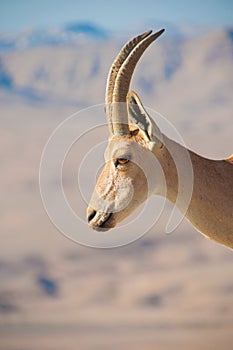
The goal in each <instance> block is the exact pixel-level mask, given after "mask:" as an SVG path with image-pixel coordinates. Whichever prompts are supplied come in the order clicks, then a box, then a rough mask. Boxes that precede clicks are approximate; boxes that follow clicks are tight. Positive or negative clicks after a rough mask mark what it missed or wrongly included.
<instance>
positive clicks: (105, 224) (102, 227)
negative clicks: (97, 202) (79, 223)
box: [87, 210, 115, 232]
mask: <svg viewBox="0 0 233 350" xmlns="http://www.w3.org/2000/svg"><path fill="white" fill-rule="evenodd" d="M87 220H88V223H89V226H90V227H91V228H92V229H94V230H96V231H102V232H104V231H108V230H110V229H111V228H113V227H114V226H115V223H114V220H113V213H103V212H96V211H95V210H92V211H91V212H90V213H89V214H88V217H87Z"/></svg>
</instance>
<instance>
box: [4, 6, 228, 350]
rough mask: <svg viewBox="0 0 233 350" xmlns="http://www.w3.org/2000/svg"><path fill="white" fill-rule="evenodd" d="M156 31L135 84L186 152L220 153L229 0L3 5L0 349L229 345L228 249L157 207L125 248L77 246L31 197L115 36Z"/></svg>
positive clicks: (98, 84) (96, 81) (88, 100)
mask: <svg viewBox="0 0 233 350" xmlns="http://www.w3.org/2000/svg"><path fill="white" fill-rule="evenodd" d="M161 27H163V28H165V29H166V32H165V34H164V35H163V37H161V38H160V39H159V40H158V42H156V43H155V44H153V45H152V46H151V47H150V48H149V49H148V51H147V52H146V54H145V56H143V58H142V59H141V61H140V63H139V64H138V66H137V68H136V70H135V74H134V78H133V81H132V85H131V86H132V88H133V89H134V90H135V91H136V92H137V93H138V94H139V96H140V97H141V99H142V101H143V102H144V104H145V105H146V106H149V107H151V108H153V109H156V110H157V111H159V112H160V113H161V114H162V115H163V116H165V117H166V118H167V119H168V120H169V121H170V122H171V123H172V124H173V125H174V126H175V127H176V128H177V130H178V131H179V132H180V134H181V135H182V136H183V139H184V141H185V143H186V145H187V147H189V148H191V149H192V150H194V151H195V152H198V153H201V154H202V155H204V156H207V157H210V158H221V157H227V156H229V155H230V154H232V152H233V146H232V134H233V123H232V120H233V115H232V113H233V112H232V111H233V100H232V95H233V2H232V1H230V0H221V1H220V0H214V1H209V0H206V1H205V2H203V1H200V0H196V1H195V2H193V1H181V0H180V1H179V0H177V1H169V0H165V1H163V2H161V1H160V2H159V1H150V0H144V1H142V2H138V3H137V2H131V1H127V0H126V1H122V0H118V1H117V3H111V2H109V1H90V0H85V1H79V0H77V1H72V0H64V1H62V0H60V1H51V0H50V1H45V0H41V1H38V2H36V1H28V0H21V1H16V0H15V1H14V0H7V1H1V2H0V106H1V107H0V108H1V109H0V113H1V128H0V134H1V135H0V140H1V141H0V142H1V149H0V152H1V177H0V179H1V180H0V181H1V202H0V203H1V204H0V205H1V211H0V213H1V214H0V215H1V223H0V225H1V230H0V234H1V244H0V281H1V282H0V349H3V350H22V349H23V350H32V349H33V350H37V349H45V350H55V349H56V350H62V349H70V350H72V349H76V350H77V349H78V350H100V349H101V350H105V349H109V348H111V349H127V350H128V349H134V350H137V349H143V350H149V349H150V350H152V349H160V350H168V349H179V350H180V349H191V350H192V349H197V348H199V349H205V350H208V349H211V350H215V349H221V350H223V349H224V350H225V349H230V344H232V341H233V333H232V329H233V280H232V268H233V253H232V251H231V250H230V249H227V248H225V247H223V246H221V245H217V244H215V243H213V242H211V241H209V240H207V239H205V238H204V237H203V236H201V235H200V234H199V233H197V232H196V231H195V230H194V229H193V228H192V227H191V226H190V224H189V223H188V222H186V220H184V221H183V222H182V224H181V225H180V226H179V227H178V228H177V229H176V231H175V232H173V234H172V235H165V234H164V227H165V223H166V211H165V214H164V215H163V216H162V218H161V220H160V221H159V223H158V224H157V225H156V226H155V227H154V228H153V229H151V230H150V232H148V233H147V234H146V235H145V236H144V237H142V238H141V239H139V240H137V241H136V242H134V243H132V244H130V245H128V246H125V247H121V248H116V249H109V250H103V249H102V250H101V249H93V248H87V247H83V246H81V245H78V244H76V243H74V242H72V241H71V240H69V239H67V238H66V237H64V236H63V235H61V234H60V232H59V231H58V230H57V229H56V228H55V227H54V226H53V224H52V223H51V222H50V220H49V218H48V216H47V214H46V212H45V210H44V207H43V204H42V201H41V198H40V191H39V181H38V176H39V164H40V158H41V154H42V151H43V148H44V145H45V143H46V141H47V139H48V138H49V136H50V134H51V133H52V131H53V130H54V129H55V127H56V126H57V125H58V124H59V123H60V122H62V121H63V120H65V119H66V118H67V117H68V116H69V115H71V114H73V113H75V112H76V111H78V110H80V109H82V108H86V107H89V106H92V105H94V104H99V103H103V102H104V94H105V83H106V77H107V73H108V69H109V67H110V65H111V63H112V60H113V59H114V57H115V55H116V54H117V52H118V51H119V49H120V48H121V46H122V45H123V44H124V42H125V41H126V40H128V39H129V38H130V37H131V36H132V35H136V34H138V33H140V32H143V31H146V30H148V29H154V30H158V29H160V28H161ZM90 118H91V116H90ZM106 138H107V135H106ZM69 166H70V168H69V169H70V173H72V169H73V164H72V162H70V165H69ZM67 186H68V187H69V178H68V179H67ZM87 186H88V183H87ZM68 191H69V192H70V193H71V194H72V193H73V191H72V187H71V188H68ZM73 196H75V192H74V193H73ZM169 208H170V207H169V204H168V210H169ZM78 229H79V228H78V227H77V230H78Z"/></svg>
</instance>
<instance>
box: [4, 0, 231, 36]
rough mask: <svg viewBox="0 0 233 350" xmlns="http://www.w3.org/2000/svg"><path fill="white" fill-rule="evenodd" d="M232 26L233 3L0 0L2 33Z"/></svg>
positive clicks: (200, 0)
mask: <svg viewBox="0 0 233 350" xmlns="http://www.w3.org/2000/svg"><path fill="white" fill-rule="evenodd" d="M153 19H155V20H158V21H173V22H178V23H180V22H181V23H190V22H191V23H194V24H207V25H218V26H221V25H228V26H229V25H233V0H212V1H211V0H192V1H189V0H186V1H185V0H160V1H157V0H139V1H137V0H134V1H128V0H116V1H111V0H102V1H101V0H99V1H98V0H82V1H80V0H47V1H46V0H36V1H35V0H0V32H12V31H18V30H21V29H27V28H32V27H53V26H57V25H62V24H65V23H67V22H69V21H92V22H94V23H95V24H98V25H101V26H103V27H104V28H106V29H110V30H112V31H114V30H121V29H123V30H125V29H129V28H131V27H133V26H136V25H138V24H140V23H144V22H146V21H150V20H153Z"/></svg>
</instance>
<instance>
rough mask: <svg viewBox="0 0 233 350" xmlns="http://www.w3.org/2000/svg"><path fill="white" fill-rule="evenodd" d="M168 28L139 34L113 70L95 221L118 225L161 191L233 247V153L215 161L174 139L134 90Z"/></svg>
mask: <svg viewBox="0 0 233 350" xmlns="http://www.w3.org/2000/svg"><path fill="white" fill-rule="evenodd" d="M163 32H164V30H161V31H159V32H157V33H155V34H151V31H149V32H146V33H144V34H142V35H139V36H137V37H136V38H133V39H132V40H131V41H129V42H128V43H127V44H126V45H125V46H124V47H123V49H122V50H121V51H120V53H119V55H118V56H117V58H116V60H115V61H114V63H113V65H112V68H111V69H110V73H109V76H108V82H107V90H106V109H105V110H106V114H107V117H108V121H109V130H110V139H109V144H108V147H107V150H106V152H105V160H106V164H105V167H104V169H103V171H102V173H101V174H100V177H99V179H98V181H97V184H96V187H95V191H94V193H93V196H92V198H91V201H90V205H89V207H88V209H87V217H88V221H89V225H90V226H91V227H92V228H94V229H96V230H107V229H110V228H113V227H114V226H115V225H116V224H117V223H118V222H120V221H122V220H123V219H125V218H126V217H127V216H129V215H130V214H131V213H132V212H133V211H134V210H135V209H136V208H138V207H139V206H140V205H141V204H142V203H143V202H144V201H145V200H146V199H147V198H148V197H149V196H150V195H152V194H155V195H160V196H164V197H166V198H167V199H168V200H169V201H171V202H172V203H173V204H175V205H176V206H177V207H178V208H179V209H180V211H181V212H182V213H183V214H184V215H185V216H186V217H187V219H188V220H189V221H190V222H191V224H192V225H193V226H194V227H195V228H196V229H197V230H198V231H200V232H201V233H202V234H204V235H205V236H206V237H208V238H210V239H212V240H214V241H216V242H218V243H221V244H224V245H226V246H228V247H230V248H233V155H232V156H231V157H229V158H227V159H225V160H218V161H216V160H210V159H206V158H204V157H202V156H200V155H198V154H195V153H194V152H192V151H190V150H187V149H186V148H185V147H183V146H181V145H179V144H177V143H176V142H174V141H172V140H170V139H169V138H168V137H166V136H165V135H163V134H162V133H161V131H160V130H159V128H158V126H157V125H156V124H155V122H154V121H153V119H152V118H150V116H149V115H148V113H147V111H146V110H145V108H144V107H143V105H142V103H141V101H140V99H139V97H138V96H137V94H136V93H135V92H133V91H128V89H129V84H130V80H131V76H132V73H133V70H134V68H135V65H136V63H137V61H138V60H139V58H140V57H141V55H142V53H143V52H144V51H145V49H146V47H148V45H150V43H151V42H152V41H154V40H155V39H156V38H157V37H159V36H160V35H161V34H162V33H163ZM118 101H120V102H121V104H120V105H118V104H116V102H118ZM113 102H114V103H113ZM122 159H123V162H121V160H122ZM178 165H179V166H178ZM190 184H191V188H190ZM187 185H189V187H187ZM189 193H190V197H188V196H189Z"/></svg>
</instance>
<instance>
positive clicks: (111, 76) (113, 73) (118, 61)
mask: <svg viewBox="0 0 233 350" xmlns="http://www.w3.org/2000/svg"><path fill="white" fill-rule="evenodd" d="M151 33H152V30H149V31H147V32H145V33H142V34H140V35H138V36H136V37H134V38H132V39H131V40H129V41H128V42H127V43H126V44H125V45H124V46H123V48H122V49H121V51H120V52H119V54H118V55H117V57H116V58H115V60H114V61H113V64H112V66H111V68H110V70H109V73H108V78H107V85H106V93H105V112H106V115H107V117H108V124H109V131H110V134H114V129H117V130H118V132H117V130H115V131H116V133H120V134H128V133H129V127H128V119H127V115H126V116H125V113H124V117H125V118H124V120H122V122H123V123H121V124H122V125H123V126H119V127H118V126H117V125H116V124H115V123H113V113H114V114H115V113H117V114H119V113H121V112H120V111H119V110H118V111H115V109H116V108H114V107H113V105H112V99H113V90H114V86H115V80H116V77H117V74H118V72H119V70H120V68H121V66H122V64H123V63H124V61H125V59H126V58H127V57H128V56H129V54H130V52H131V51H132V50H133V49H134V48H135V46H136V45H137V44H138V43H139V42H140V41H142V40H143V39H144V38H146V37H147V36H148V35H150V34H151ZM115 107H116V106H115ZM118 107H119V106H118ZM123 112H124V111H123ZM113 124H114V125H113Z"/></svg>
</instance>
